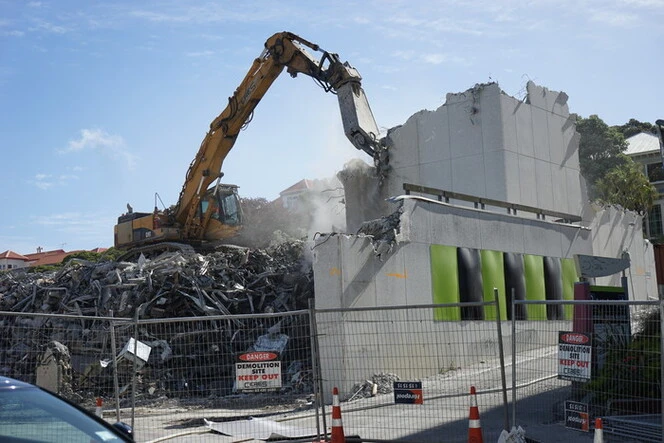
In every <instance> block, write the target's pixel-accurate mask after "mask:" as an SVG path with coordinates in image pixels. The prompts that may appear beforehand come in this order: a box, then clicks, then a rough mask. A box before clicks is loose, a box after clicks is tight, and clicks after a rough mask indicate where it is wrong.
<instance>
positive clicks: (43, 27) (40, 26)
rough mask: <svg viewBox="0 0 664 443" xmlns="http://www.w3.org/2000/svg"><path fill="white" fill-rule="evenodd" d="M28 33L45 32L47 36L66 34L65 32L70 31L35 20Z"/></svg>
mask: <svg viewBox="0 0 664 443" xmlns="http://www.w3.org/2000/svg"><path fill="white" fill-rule="evenodd" d="M30 31H45V32H47V33H49V34H66V33H67V32H70V31H71V29H69V28H66V27H64V26H59V25H54V24H53V23H50V22H47V21H45V20H41V19H39V20H36V25H35V26H33V27H31V28H30Z"/></svg>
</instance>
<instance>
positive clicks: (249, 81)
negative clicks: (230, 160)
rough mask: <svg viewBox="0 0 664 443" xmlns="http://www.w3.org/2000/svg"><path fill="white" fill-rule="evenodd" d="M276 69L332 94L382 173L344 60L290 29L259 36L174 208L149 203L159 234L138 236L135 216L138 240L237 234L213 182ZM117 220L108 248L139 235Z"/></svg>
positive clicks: (356, 140)
mask: <svg viewBox="0 0 664 443" xmlns="http://www.w3.org/2000/svg"><path fill="white" fill-rule="evenodd" d="M309 50H311V51H315V52H318V53H320V57H319V58H315V57H313V56H312V55H311V54H310V52H309ZM284 68H285V69H286V70H287V72H288V73H289V74H290V75H291V76H292V77H296V76H297V75H298V74H304V75H307V76H309V77H312V78H313V79H314V80H316V81H317V82H318V83H319V84H320V85H321V87H322V88H323V89H324V90H325V91H326V92H332V93H334V94H336V95H337V98H338V102H339V109H340V111H341V119H342V123H343V126H344V132H345V134H346V136H347V137H348V139H349V140H350V141H351V143H352V144H353V145H354V146H355V147H356V148H357V149H360V150H362V151H364V152H366V153H367V154H368V155H370V156H371V157H372V158H373V159H374V164H375V166H376V167H377V169H378V171H379V173H380V174H381V177H382V176H383V174H384V171H385V166H386V164H387V150H386V147H385V146H384V144H383V143H382V141H381V140H379V138H378V136H379V130H378V126H377V124H376V121H375V119H374V116H373V113H372V112H371V108H370V107H369V103H368V100H367V98H366V95H365V93H364V90H363V89H362V85H361V80H362V77H361V76H360V74H359V73H358V72H357V70H356V69H355V68H353V67H352V66H350V65H349V64H348V63H347V62H346V63H343V62H341V61H340V59H339V56H338V55H337V54H334V53H330V52H327V51H324V50H322V49H321V48H320V47H319V46H318V45H316V44H314V43H311V42H309V41H307V40H305V39H303V38H301V37H299V36H297V35H295V34H292V33H290V32H280V33H277V34H274V35H273V36H272V37H270V38H269V39H267V41H266V42H265V48H264V49H263V51H262V53H261V54H260V56H259V57H258V58H256V59H255V60H254V62H253V63H252V65H251V67H250V69H249V71H248V72H247V74H246V75H245V77H244V79H243V80H242V83H240V85H239V86H238V87H237V89H236V90H235V92H234V93H233V95H232V96H231V97H230V98H229V99H228V104H227V105H226V107H225V108H224V110H223V111H221V113H220V114H219V115H218V116H217V117H216V118H215V119H214V120H213V121H212V123H211V124H210V130H209V131H208V132H207V134H206V135H205V138H204V139H203V141H202V143H201V146H200V148H199V150H198V153H197V154H196V157H195V158H194V160H193V161H192V163H191V165H190V166H189V169H188V171H187V174H186V176H185V181H184V184H183V186H182V190H181V191H180V197H179V199H178V202H177V204H176V205H175V207H174V209H173V210H171V211H157V209H156V208H155V212H154V214H153V219H154V223H153V224H154V225H158V226H159V228H160V229H161V231H160V232H156V231H155V232H153V233H146V229H147V230H149V227H148V226H147V224H148V221H146V220H145V219H143V220H142V224H140V226H141V229H142V232H143V237H145V239H144V240H146V242H147V241H149V242H158V241H166V240H169V241H173V240H175V241H183V242H186V243H192V242H197V241H201V240H204V239H209V238H217V239H220V238H223V237H227V236H230V235H233V233H234V232H235V231H237V229H238V228H239V224H240V223H241V220H240V218H239V215H237V213H235V212H233V209H228V208H226V209H225V208H224V206H226V205H229V206H234V204H233V203H232V200H233V198H235V199H236V200H237V196H236V194H235V187H232V186H231V187H228V185H223V186H225V187H224V189H223V192H221V193H220V192H218V191H219V188H220V186H222V185H220V184H219V180H220V178H221V176H222V175H223V174H222V173H221V168H222V165H223V162H224V159H225V158H226V156H227V155H228V153H229V152H230V150H231V149H232V148H233V146H234V144H235V142H236V140H237V137H238V134H239V133H240V130H242V128H243V127H244V126H245V125H247V124H248V123H249V121H250V120H251V117H252V115H253V112H254V109H255V108H256V106H258V103H259V102H260V100H261V99H262V98H263V96H264V95H265V93H266V92H267V90H268V89H269V88H270V86H271V85H272V83H274V81H275V80H276V79H277V77H278V76H279V75H280V74H281V73H282V72H283V70H284ZM215 181H217V185H216V186H215V188H214V190H212V188H210V186H211V185H212V184H213V183H214V182H215ZM220 195H221V197H219V196H220ZM213 197H214V198H213ZM215 199H216V200H215ZM229 211H230V214H231V219H232V222H231V223H230V224H229ZM165 212H167V213H165ZM233 214H236V215H233ZM144 216H145V217H146V216H147V214H143V215H142V216H140V217H139V216H133V217H129V216H128V214H123V216H122V217H125V218H124V219H123V220H124V222H127V221H131V222H132V223H133V226H138V225H139V223H138V222H135V221H134V220H137V219H139V218H141V217H144ZM122 217H121V220H122ZM233 217H234V218H233ZM121 220H119V221H118V226H116V246H122V245H123V244H124V245H129V246H135V245H136V244H140V243H141V242H142V240H141V239H139V240H137V239H136V237H135V236H134V235H132V234H131V232H133V229H134V228H129V227H127V226H122V227H120V226H119V225H121V223H122V221H121ZM213 220H214V221H213ZM213 224H214V225H215V226H216V227H215V228H214V229H212V228H211V225H213ZM230 225H235V226H231V227H229V226H230ZM219 226H223V227H224V228H223V229H222V228H220V227H219ZM119 228H121V229H120V232H121V234H120V235H119V234H118V232H119V231H118V229H119ZM148 234H149V235H148ZM146 235H147V237H146Z"/></svg>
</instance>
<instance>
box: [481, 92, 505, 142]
mask: <svg viewBox="0 0 664 443" xmlns="http://www.w3.org/2000/svg"><path fill="white" fill-rule="evenodd" d="M501 95H503V94H502V92H501V90H500V88H499V87H498V85H496V84H492V85H487V86H485V87H484V88H482V90H481V92H480V101H479V103H475V104H474V109H476V110H477V113H479V114H481V117H482V120H481V127H482V147H483V150H484V152H485V153H489V152H495V151H502V150H503V149H505V146H504V144H503V141H504V140H503V126H504V122H503V115H502V108H501V99H500V97H501Z"/></svg>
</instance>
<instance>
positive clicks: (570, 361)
mask: <svg viewBox="0 0 664 443" xmlns="http://www.w3.org/2000/svg"><path fill="white" fill-rule="evenodd" d="M591 362H592V345H591V341H590V336H589V335H587V334H582V333H580V332H564V331H560V332H558V378H559V379H561V380H571V381H581V382H587V381H590V374H591V367H592V364H591Z"/></svg>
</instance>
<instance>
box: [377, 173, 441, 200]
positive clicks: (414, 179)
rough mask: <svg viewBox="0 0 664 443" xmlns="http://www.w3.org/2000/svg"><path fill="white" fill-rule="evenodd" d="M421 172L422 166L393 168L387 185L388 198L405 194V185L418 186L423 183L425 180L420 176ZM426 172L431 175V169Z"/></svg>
mask: <svg viewBox="0 0 664 443" xmlns="http://www.w3.org/2000/svg"><path fill="white" fill-rule="evenodd" d="M421 171H422V168H421V167H420V166H403V167H399V168H393V169H392V170H391V171H390V175H391V179H390V180H389V181H388V182H387V183H386V184H387V192H388V196H390V197H391V196H395V195H401V194H403V193H404V191H403V184H404V183H410V184H416V185H417V184H420V183H422V180H423V178H422V177H421V175H420V172H421ZM425 172H427V173H429V169H426V170H425ZM434 175H435V173H434ZM425 183H427V182H425Z"/></svg>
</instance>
